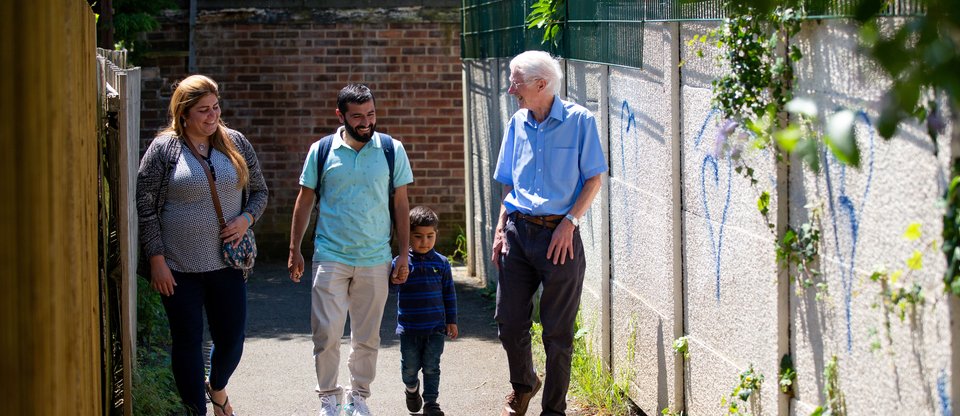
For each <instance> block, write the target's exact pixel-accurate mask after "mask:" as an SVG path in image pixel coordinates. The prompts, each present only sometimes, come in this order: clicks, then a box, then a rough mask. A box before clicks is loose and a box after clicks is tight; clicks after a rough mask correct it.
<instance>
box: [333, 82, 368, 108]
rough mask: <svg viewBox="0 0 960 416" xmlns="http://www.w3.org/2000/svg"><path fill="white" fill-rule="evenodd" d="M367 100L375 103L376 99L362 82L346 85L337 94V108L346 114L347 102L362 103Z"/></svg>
mask: <svg viewBox="0 0 960 416" xmlns="http://www.w3.org/2000/svg"><path fill="white" fill-rule="evenodd" d="M367 101H373V102H374V103H376V101H377V100H375V99H374V98H373V93H372V92H370V88H367V86H366V85H363V84H350V85H347V86H346V87H343V89H342V90H340V94H337V108H338V109H339V110H340V112H341V113H343V114H344V115H346V114H347V104H363V103H365V102H367Z"/></svg>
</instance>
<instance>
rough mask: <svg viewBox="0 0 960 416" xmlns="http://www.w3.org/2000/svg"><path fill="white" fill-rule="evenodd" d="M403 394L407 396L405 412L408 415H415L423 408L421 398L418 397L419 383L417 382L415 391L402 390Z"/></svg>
mask: <svg viewBox="0 0 960 416" xmlns="http://www.w3.org/2000/svg"><path fill="white" fill-rule="evenodd" d="M403 392H404V394H406V396H407V410H409V411H410V413H416V412H419V411H420V408H421V407H423V397H421V396H420V381H417V389H416V390H414V391H410V390H409V389H404V390H403Z"/></svg>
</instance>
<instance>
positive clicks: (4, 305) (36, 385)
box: [0, 0, 104, 415]
mask: <svg viewBox="0 0 960 416" xmlns="http://www.w3.org/2000/svg"><path fill="white" fill-rule="evenodd" d="M94 25H95V21H94V15H93V13H92V12H91V10H90V6H89V5H88V4H87V2H85V1H80V0H36V1H30V2H20V1H3V2H0V38H2V39H3V42H0V57H2V62H3V66H4V70H3V73H4V74H3V76H2V77H0V94H2V99H0V144H2V151H0V178H2V180H0V196H2V198H3V202H2V203H0V224H2V225H0V363H2V364H0V374H2V377H0V380H2V381H0V403H3V405H2V407H3V409H4V411H3V413H4V414H10V415H68V414H69V415H77V414H79V415H97V414H102V413H103V399H102V398H103V397H104V396H103V394H102V392H103V387H102V385H101V381H102V380H101V374H102V373H101V369H102V367H101V360H102V358H101V357H102V355H101V343H100V335H99V334H101V326H100V325H101V324H100V322H101V321H100V302H99V291H98V284H99V283H98V278H97V258H98V253H97V247H98V244H97V156H98V155H97V98H96V97H97V91H96V86H97V77H96V59H95V56H94V54H93V51H94V48H95V28H94Z"/></svg>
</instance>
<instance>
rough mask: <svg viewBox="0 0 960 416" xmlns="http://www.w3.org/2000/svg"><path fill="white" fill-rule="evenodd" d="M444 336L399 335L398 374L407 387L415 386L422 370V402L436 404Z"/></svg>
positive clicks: (435, 334) (439, 334) (438, 392)
mask: <svg viewBox="0 0 960 416" xmlns="http://www.w3.org/2000/svg"><path fill="white" fill-rule="evenodd" d="M444 337H446V335H444V334H441V333H434V334H430V335H407V334H401V335H400V373H401V375H402V376H403V384H404V385H406V386H407V387H414V386H416V385H417V376H418V373H419V372H420V370H421V369H422V370H423V401H424V402H426V403H436V402H437V397H438V396H439V395H440V355H441V354H443V341H444V340H443V338H444Z"/></svg>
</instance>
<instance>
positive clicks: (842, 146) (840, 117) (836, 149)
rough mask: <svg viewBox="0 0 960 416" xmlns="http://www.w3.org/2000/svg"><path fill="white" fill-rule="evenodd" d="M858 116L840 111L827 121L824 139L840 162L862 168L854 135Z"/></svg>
mask: <svg viewBox="0 0 960 416" xmlns="http://www.w3.org/2000/svg"><path fill="white" fill-rule="evenodd" d="M855 118H856V114H854V113H853V111H850V110H840V111H838V112H836V113H834V114H833V115H832V116H830V118H829V120H828V121H827V134H825V135H824V137H823V139H824V141H825V142H826V143H827V146H828V147H829V148H830V151H831V152H833V154H834V156H836V157H837V159H838V160H840V161H841V162H843V163H844V164H846V165H850V166H854V167H858V166H860V149H859V148H858V147H857V139H856V137H855V135H854V129H853V127H854V126H853V123H854V119H855Z"/></svg>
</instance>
